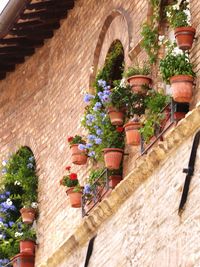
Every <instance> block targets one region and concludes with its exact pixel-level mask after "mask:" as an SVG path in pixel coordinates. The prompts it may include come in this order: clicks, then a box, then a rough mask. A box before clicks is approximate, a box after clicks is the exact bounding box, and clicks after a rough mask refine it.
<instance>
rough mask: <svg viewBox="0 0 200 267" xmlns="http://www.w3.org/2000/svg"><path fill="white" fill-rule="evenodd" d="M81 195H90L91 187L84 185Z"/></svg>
mask: <svg viewBox="0 0 200 267" xmlns="http://www.w3.org/2000/svg"><path fill="white" fill-rule="evenodd" d="M83 194H91V186H90V184H86V185H84V189H83Z"/></svg>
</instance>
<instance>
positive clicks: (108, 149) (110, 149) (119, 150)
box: [103, 147, 124, 153]
mask: <svg viewBox="0 0 200 267" xmlns="http://www.w3.org/2000/svg"><path fill="white" fill-rule="evenodd" d="M112 151H113V152H121V153H124V149H122V148H113V147H109V148H104V149H103V152H104V153H106V152H112Z"/></svg>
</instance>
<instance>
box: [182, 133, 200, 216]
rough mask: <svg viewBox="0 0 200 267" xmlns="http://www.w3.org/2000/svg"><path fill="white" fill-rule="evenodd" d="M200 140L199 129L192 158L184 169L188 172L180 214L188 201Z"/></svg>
mask: <svg viewBox="0 0 200 267" xmlns="http://www.w3.org/2000/svg"><path fill="white" fill-rule="evenodd" d="M199 141H200V131H198V132H197V133H196V135H195V137H194V141H193V145H192V150H191V154H190V159H189V163H188V168H185V169H183V172H184V173H187V175H186V178H185V183H184V188H183V193H182V196H181V201H180V205H179V209H178V213H179V215H180V214H181V213H182V212H183V208H184V205H185V203H186V201H187V197H188V192H189V187H190V182H191V179H192V176H193V174H194V166H195V161H196V154H197V149H198V146H199Z"/></svg>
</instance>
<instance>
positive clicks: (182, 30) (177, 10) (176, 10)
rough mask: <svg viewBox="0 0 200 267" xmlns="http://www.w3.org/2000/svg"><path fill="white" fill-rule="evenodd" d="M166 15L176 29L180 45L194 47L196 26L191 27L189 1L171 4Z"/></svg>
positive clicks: (187, 48) (180, 46)
mask: <svg viewBox="0 0 200 267" xmlns="http://www.w3.org/2000/svg"><path fill="white" fill-rule="evenodd" d="M166 11H167V12H166V15H167V19H168V21H169V24H170V26H171V27H172V28H173V29H174V33H175V37H176V41H177V44H178V47H179V48H180V49H182V50H189V49H190V48H191V47H192V44H193V39H194V36H195V32H196V30H195V28H193V27H191V21H190V17H191V16H190V10H189V2H188V1H186V0H184V1H182V2H181V4H180V3H178V1H177V3H176V4H174V5H169V6H168V7H167V8H166Z"/></svg>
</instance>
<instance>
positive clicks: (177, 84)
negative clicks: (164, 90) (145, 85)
mask: <svg viewBox="0 0 200 267" xmlns="http://www.w3.org/2000/svg"><path fill="white" fill-rule="evenodd" d="M160 72H161V75H162V78H163V80H164V81H165V82H166V83H170V84H171V88H172V96H173V99H174V101H176V102H180V103H189V102H191V100H192V88H193V82H194V77H195V73H194V71H193V65H192V64H191V63H190V59H189V55H188V54H187V53H186V52H182V50H179V49H178V48H177V47H174V46H171V47H169V48H168V52H167V54H166V56H165V57H164V59H162V60H161V61H160Z"/></svg>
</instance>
